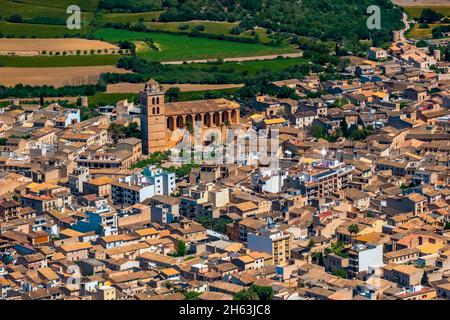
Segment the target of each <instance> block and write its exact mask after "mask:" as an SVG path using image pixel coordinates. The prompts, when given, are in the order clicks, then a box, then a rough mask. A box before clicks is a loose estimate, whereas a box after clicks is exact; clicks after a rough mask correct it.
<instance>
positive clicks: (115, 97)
mask: <svg viewBox="0 0 450 320" xmlns="http://www.w3.org/2000/svg"><path fill="white" fill-rule="evenodd" d="M136 97H137V94H134V93H97V94H96V95H95V96H89V97H88V98H89V103H90V104H94V105H99V106H105V105H115V104H116V103H117V102H118V101H121V100H125V99H128V100H129V101H134V99H135V98H136Z"/></svg>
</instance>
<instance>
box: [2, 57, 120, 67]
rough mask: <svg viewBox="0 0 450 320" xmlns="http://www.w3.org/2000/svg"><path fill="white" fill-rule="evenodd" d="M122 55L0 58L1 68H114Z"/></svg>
mask: <svg viewBox="0 0 450 320" xmlns="http://www.w3.org/2000/svg"><path fill="white" fill-rule="evenodd" d="M120 58H121V56H120V55H86V56H77V55H74V56H65V57H64V56H52V57H49V56H38V57H19V56H0V66H2V67H17V68H45V67H84V66H110V65H111V66H114V65H116V64H117V62H118V61H119V59H120Z"/></svg>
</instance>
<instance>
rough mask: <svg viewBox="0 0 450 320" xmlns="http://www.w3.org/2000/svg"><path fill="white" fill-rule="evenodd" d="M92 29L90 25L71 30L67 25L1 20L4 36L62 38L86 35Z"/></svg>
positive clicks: (1, 32)
mask: <svg viewBox="0 0 450 320" xmlns="http://www.w3.org/2000/svg"><path fill="white" fill-rule="evenodd" d="M90 30H91V29H90V27H83V28H82V29H80V30H69V29H67V27H66V26H60V25H47V24H31V23H10V22H6V21H0V34H2V35H3V36H4V37H14V38H62V37H64V36H65V35H69V36H76V35H86V34H88V33H89V32H90Z"/></svg>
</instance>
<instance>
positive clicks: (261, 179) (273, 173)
mask: <svg viewBox="0 0 450 320" xmlns="http://www.w3.org/2000/svg"><path fill="white" fill-rule="evenodd" d="M286 178H287V172H286V171H284V170H279V169H271V168H261V169H260V171H259V173H257V174H255V175H254V176H253V186H254V188H255V191H256V192H268V193H279V192H281V191H282V187H283V184H284V181H285V180H286Z"/></svg>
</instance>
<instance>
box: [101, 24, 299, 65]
mask: <svg viewBox="0 0 450 320" xmlns="http://www.w3.org/2000/svg"><path fill="white" fill-rule="evenodd" d="M94 34H95V36H96V37H97V38H99V39H101V40H104V41H108V42H117V41H123V40H129V41H139V40H145V39H152V40H153V41H154V42H155V44H156V45H157V46H158V47H159V49H160V50H159V51H156V50H152V49H151V48H150V47H149V46H144V47H141V49H140V50H139V51H138V54H139V55H140V56H141V57H143V58H147V59H149V60H153V61H177V60H181V61H184V60H196V59H215V58H228V57H248V56H262V55H274V54H282V53H292V52H296V50H295V49H294V48H293V47H290V46H288V45H282V46H279V47H271V46H266V45H263V44H256V43H240V42H232V41H223V40H216V39H206V38H198V37H189V36H185V35H175V34H166V33H157V32H133V31H128V30H115V29H100V30H97V31H95V32H94Z"/></svg>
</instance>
